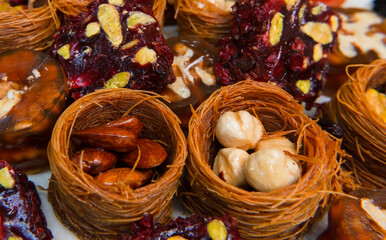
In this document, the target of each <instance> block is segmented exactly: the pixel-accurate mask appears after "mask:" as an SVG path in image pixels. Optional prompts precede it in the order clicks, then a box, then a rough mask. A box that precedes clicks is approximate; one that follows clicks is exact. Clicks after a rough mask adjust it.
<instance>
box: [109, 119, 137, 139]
mask: <svg viewBox="0 0 386 240" xmlns="http://www.w3.org/2000/svg"><path fill="white" fill-rule="evenodd" d="M143 125H144V124H143V122H142V121H141V119H139V118H138V117H137V116H134V115H127V116H124V117H121V118H118V119H116V120H114V121H111V122H109V123H107V124H106V125H105V127H116V128H124V129H126V130H129V131H132V132H133V133H134V134H135V135H136V136H138V135H139V133H140V132H141V131H142V128H143Z"/></svg>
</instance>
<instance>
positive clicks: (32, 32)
mask: <svg viewBox="0 0 386 240" xmlns="http://www.w3.org/2000/svg"><path fill="white" fill-rule="evenodd" d="M56 9H57V2H56V0H53V1H49V0H47V3H45V4H44V5H42V6H39V7H36V8H34V7H33V6H30V8H26V9H23V8H16V7H10V8H9V9H7V10H0V52H4V51H6V50H10V49H15V48H27V49H33V50H37V51H39V50H44V49H47V48H49V47H50V46H51V44H52V42H53V38H52V35H53V34H54V32H55V31H56V30H57V28H58V27H59V25H60V21H59V19H58V16H57V15H56Z"/></svg>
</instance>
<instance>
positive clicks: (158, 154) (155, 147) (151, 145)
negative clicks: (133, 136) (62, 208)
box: [120, 138, 167, 168]
mask: <svg viewBox="0 0 386 240" xmlns="http://www.w3.org/2000/svg"><path fill="white" fill-rule="evenodd" d="M138 148H139V149H140V151H141V157H140V159H139V161H138V165H137V168H153V167H156V166H159V165H160V164H161V163H163V162H164V161H165V159H166V157H167V152H166V150H165V149H164V148H163V147H162V146H161V144H159V143H157V142H154V141H152V140H150V139H146V138H139V139H138ZM138 148H136V149H135V150H134V151H131V152H129V153H124V154H122V156H121V158H120V160H121V161H122V162H124V163H126V164H127V165H128V166H130V167H133V166H134V164H135V162H136V161H137V158H138Z"/></svg>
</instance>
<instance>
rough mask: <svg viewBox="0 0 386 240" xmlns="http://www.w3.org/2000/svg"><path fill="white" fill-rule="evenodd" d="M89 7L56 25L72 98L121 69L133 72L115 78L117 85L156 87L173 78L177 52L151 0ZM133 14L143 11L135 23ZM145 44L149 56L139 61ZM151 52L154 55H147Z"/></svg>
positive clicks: (57, 50)
mask: <svg viewBox="0 0 386 240" xmlns="http://www.w3.org/2000/svg"><path fill="white" fill-rule="evenodd" d="M102 5H103V6H102ZM103 7H106V8H104V9H103ZM88 9H89V11H88V12H87V13H80V14H79V15H78V16H76V17H72V18H70V19H69V22H68V24H67V25H65V26H63V27H61V28H60V29H59V30H58V32H57V33H56V34H55V35H54V39H55V43H54V44H53V46H52V49H51V54H52V55H54V56H55V57H57V58H58V59H59V61H60V62H61V64H62V65H63V67H64V69H65V71H66V72H67V75H68V85H69V89H70V93H71V94H72V97H73V98H74V99H77V98H79V97H81V96H83V95H85V94H87V93H90V92H93V91H94V90H96V89H99V88H104V87H105V88H106V87H111V85H110V86H109V85H106V83H107V82H108V81H109V80H110V79H111V78H112V77H113V76H114V75H116V74H117V73H121V72H126V73H128V74H129V77H127V76H128V75H125V76H124V77H123V78H127V79H123V80H122V79H117V81H118V82H119V85H118V86H117V85H115V86H114V87H126V88H131V89H144V90H151V91H156V92H158V91H160V90H161V89H162V88H163V87H165V86H166V85H167V84H169V83H172V82H174V80H175V77H174V75H173V71H172V68H171V65H172V63H173V55H172V53H171V51H170V49H169V47H167V46H166V44H165V39H164V37H163V35H162V33H161V27H160V25H159V23H158V22H157V21H156V19H155V18H154V17H153V12H152V9H151V5H150V2H149V1H148V0H133V1H123V2H122V4H121V5H118V6H117V5H113V4H111V3H109V2H108V1H107V0H96V1H93V2H92V3H90V4H89V6H88ZM106 9H107V10H106ZM103 14H104V16H102V15H103ZM133 14H134V15H135V14H137V16H139V17H138V18H136V19H134V18H133V19H134V20H133V21H136V22H135V23H136V24H134V25H133V26H129V23H128V19H129V18H130V16H132V15H133ZM115 16H116V17H115ZM141 17H142V18H141ZM91 26H92V27H94V28H93V29H92V28H91ZM117 26H119V28H117ZM86 30H87V31H88V30H90V32H87V31H86ZM119 36H120V37H119ZM117 39H118V40H117ZM145 47H146V50H148V51H144V54H142V57H145V60H144V61H145V62H141V61H139V60H138V59H139V57H138V56H137V53H138V52H139V51H140V50H141V49H142V48H145ZM149 53H150V54H149ZM151 54H154V56H153V58H152V57H148V58H149V59H150V60H149V59H148V58H146V56H149V55H151ZM136 56H137V57H136ZM122 81H123V82H122Z"/></svg>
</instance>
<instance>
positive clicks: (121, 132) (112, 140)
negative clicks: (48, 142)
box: [72, 127, 137, 152]
mask: <svg viewBox="0 0 386 240" xmlns="http://www.w3.org/2000/svg"><path fill="white" fill-rule="evenodd" d="M72 136H73V137H75V138H78V139H80V140H82V141H83V142H84V143H86V144H88V145H90V146H93V147H100V148H104V149H108V150H114V151H117V152H128V151H131V150H134V149H135V148H136V146H137V135H136V134H135V133H134V132H132V131H129V130H126V129H123V128H116V127H94V128H87V129H83V130H80V131H77V132H74V133H73V134H72Z"/></svg>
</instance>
